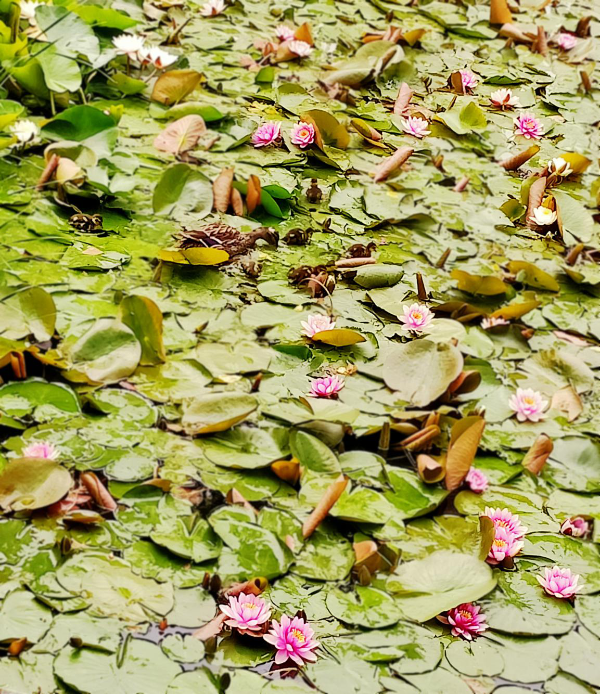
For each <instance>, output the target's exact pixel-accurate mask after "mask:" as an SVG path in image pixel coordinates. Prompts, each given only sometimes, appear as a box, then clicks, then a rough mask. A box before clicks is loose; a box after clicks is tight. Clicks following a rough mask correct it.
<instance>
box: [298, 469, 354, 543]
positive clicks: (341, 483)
mask: <svg viewBox="0 0 600 694" xmlns="http://www.w3.org/2000/svg"><path fill="white" fill-rule="evenodd" d="M347 486H348V478H347V477H345V476H344V475H340V476H339V477H338V478H337V479H336V480H335V481H334V482H332V483H331V484H330V485H329V487H327V489H326V491H325V494H323V496H322V497H321V500H320V501H319V503H318V504H317V505H316V507H315V509H314V511H313V512H312V513H311V514H310V516H309V517H308V518H307V519H306V520H305V521H304V524H303V526H302V537H304V538H307V537H310V536H311V535H312V534H313V533H314V531H315V530H316V529H317V528H318V527H319V525H320V524H321V523H322V522H323V521H324V520H325V518H326V517H327V514H328V513H329V511H331V509H332V508H333V506H334V505H335V503H336V502H337V500H338V499H339V498H340V496H342V494H343V493H344V490H345V489H346V487H347Z"/></svg>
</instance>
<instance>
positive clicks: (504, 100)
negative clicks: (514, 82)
mask: <svg viewBox="0 0 600 694" xmlns="http://www.w3.org/2000/svg"><path fill="white" fill-rule="evenodd" d="M490 101H491V102H492V105H493V106H498V107H499V108H515V107H517V106H520V105H521V102H520V101H519V97H518V96H515V95H514V94H513V93H512V91H511V90H510V89H497V90H496V91H495V92H492V93H491V94H490Z"/></svg>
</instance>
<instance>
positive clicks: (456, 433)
mask: <svg viewBox="0 0 600 694" xmlns="http://www.w3.org/2000/svg"><path fill="white" fill-rule="evenodd" d="M484 428H485V420H484V419H483V417H480V416H478V415H472V416H470V417H465V418H464V419H459V420H458V422H456V423H455V424H454V426H453V427H452V430H451V432H450V443H449V445H448V453H447V455H446V489H449V490H450V491H453V490H454V489H458V487H460V485H461V484H462V483H463V480H464V479H465V477H466V476H467V473H468V472H469V468H470V467H471V465H472V463H473V460H474V458H475V455H476V453H477V448H478V447H479V442H480V441H481V436H482V434H483V430H484Z"/></svg>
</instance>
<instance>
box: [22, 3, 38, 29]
mask: <svg viewBox="0 0 600 694" xmlns="http://www.w3.org/2000/svg"><path fill="white" fill-rule="evenodd" d="M43 4H44V3H43V2H36V0H21V17H22V18H23V19H26V20H27V21H28V22H29V23H30V24H35V10H36V8H37V7H39V6H40V5H43Z"/></svg>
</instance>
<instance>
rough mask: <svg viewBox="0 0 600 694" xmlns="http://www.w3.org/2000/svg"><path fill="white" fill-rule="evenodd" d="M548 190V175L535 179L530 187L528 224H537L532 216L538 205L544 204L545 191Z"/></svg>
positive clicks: (532, 225)
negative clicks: (532, 219)
mask: <svg viewBox="0 0 600 694" xmlns="http://www.w3.org/2000/svg"><path fill="white" fill-rule="evenodd" d="M545 190H546V177H545V176H542V177H541V178H538V179H537V180H535V181H534V182H533V183H532V184H531V187H530V188H529V200H528V202H527V226H528V227H530V228H532V227H535V226H537V225H536V224H535V222H532V221H531V219H530V218H531V216H532V215H533V211H534V210H535V208H536V207H539V206H540V205H541V204H542V200H543V199H544V192H545Z"/></svg>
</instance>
